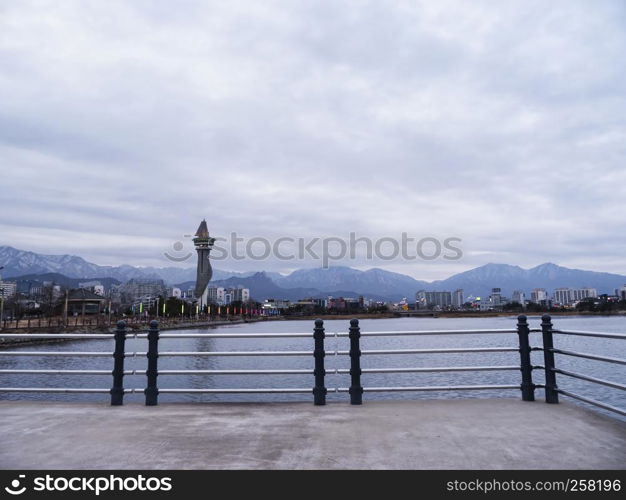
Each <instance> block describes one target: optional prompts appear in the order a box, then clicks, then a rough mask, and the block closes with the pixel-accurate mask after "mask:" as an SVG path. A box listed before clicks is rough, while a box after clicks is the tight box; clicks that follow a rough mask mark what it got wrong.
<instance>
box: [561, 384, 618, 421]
mask: <svg viewBox="0 0 626 500" xmlns="http://www.w3.org/2000/svg"><path fill="white" fill-rule="evenodd" d="M556 392H558V393H559V394H563V395H564V396H569V397H570V398H574V399H578V400H579V401H584V402H585V403H589V404H590V405H594V406H597V407H599V408H604V409H605V410H609V411H612V412H615V413H618V414H619V415H622V416H624V417H626V410H622V409H621V408H618V407H616V406H611V405H608V404H606V403H601V402H600V401H596V400H595V399H589V398H586V397H584V396H579V395H578V394H574V393H572V392H569V391H564V390H563V389H557V390H556Z"/></svg>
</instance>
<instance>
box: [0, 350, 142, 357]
mask: <svg viewBox="0 0 626 500" xmlns="http://www.w3.org/2000/svg"><path fill="white" fill-rule="evenodd" d="M131 354H132V353H131ZM0 356H100V357H105V356H106V357H111V356H113V353H112V352H80V351H0Z"/></svg>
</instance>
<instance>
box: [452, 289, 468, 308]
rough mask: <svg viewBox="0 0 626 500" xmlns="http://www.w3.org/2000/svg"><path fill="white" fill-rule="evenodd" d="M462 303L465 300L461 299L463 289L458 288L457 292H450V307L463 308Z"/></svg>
mask: <svg viewBox="0 0 626 500" xmlns="http://www.w3.org/2000/svg"><path fill="white" fill-rule="evenodd" d="M464 303H465V300H464V297H463V289H461V288H459V289H458V290H455V291H454V292H452V306H453V307H456V308H457V309H460V308H461V307H463V304H464Z"/></svg>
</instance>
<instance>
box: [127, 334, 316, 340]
mask: <svg viewBox="0 0 626 500" xmlns="http://www.w3.org/2000/svg"><path fill="white" fill-rule="evenodd" d="M146 337H147V334H145V333H143V334H139V335H137V338H146ZM195 338H209V339H256V338H258V339H277V338H313V334H311V333H161V334H159V339H195Z"/></svg>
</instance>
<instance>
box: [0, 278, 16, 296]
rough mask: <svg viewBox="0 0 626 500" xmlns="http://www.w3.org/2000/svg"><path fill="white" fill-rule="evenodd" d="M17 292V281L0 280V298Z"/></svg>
mask: <svg viewBox="0 0 626 500" xmlns="http://www.w3.org/2000/svg"><path fill="white" fill-rule="evenodd" d="M16 293H17V283H15V282H14V281H0V298H1V299H8V298H9V297H13V296H14V295H15V294H16Z"/></svg>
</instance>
